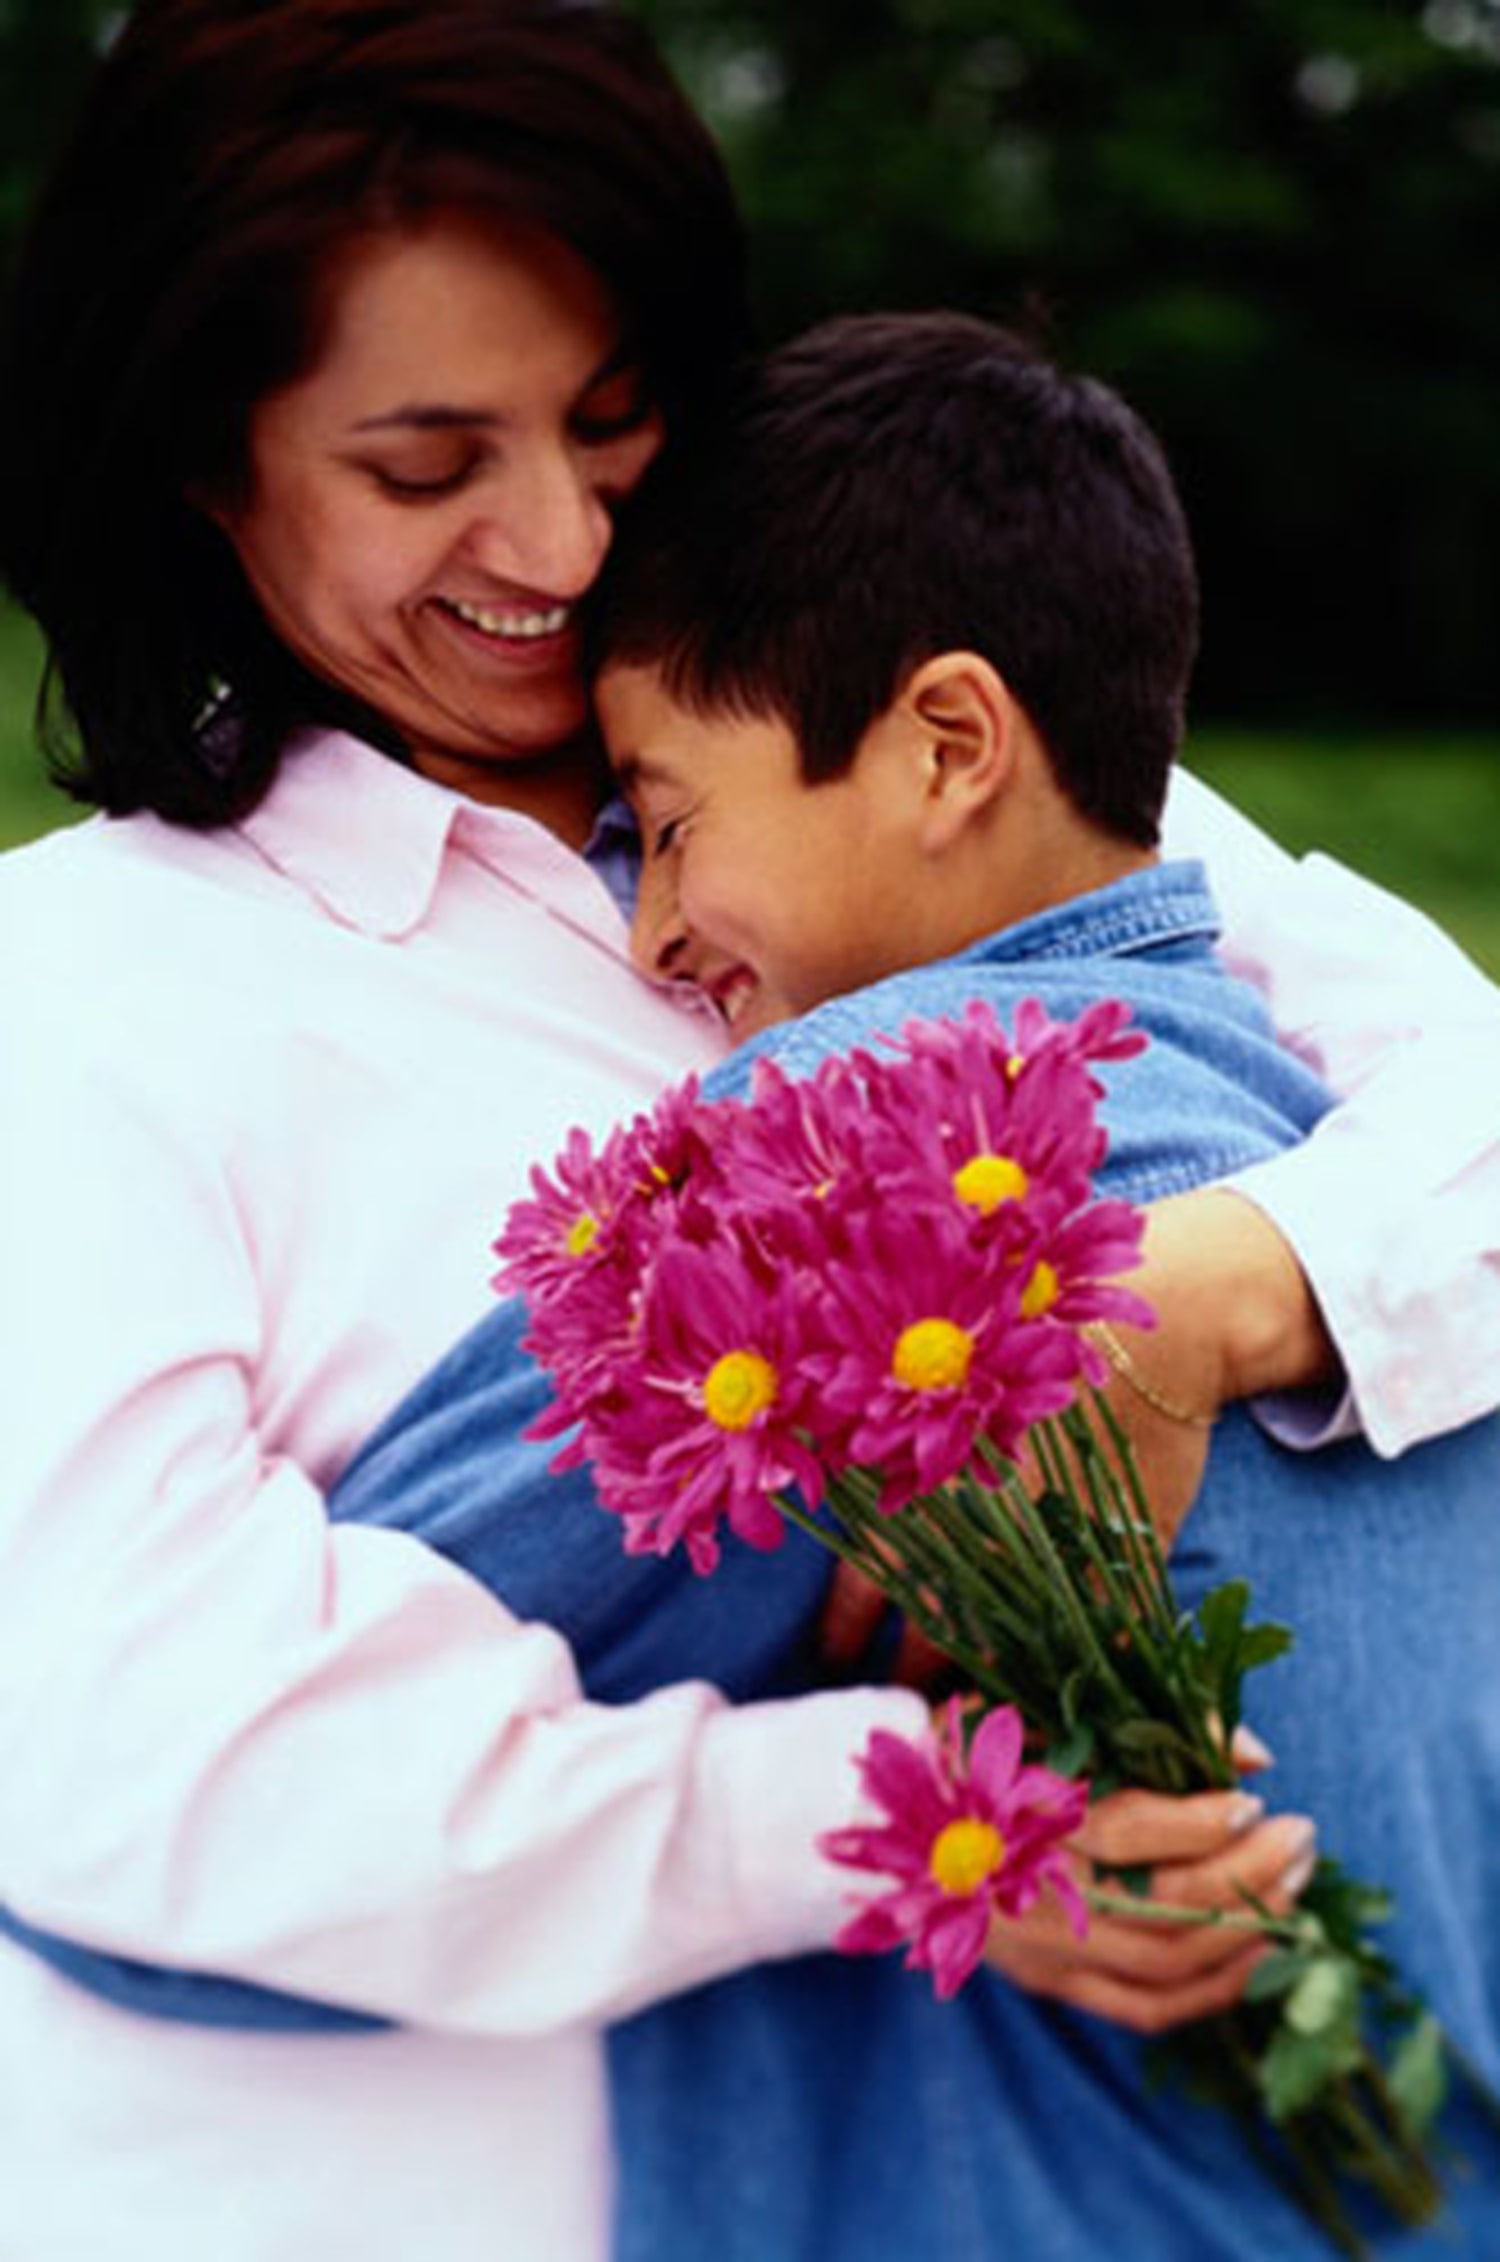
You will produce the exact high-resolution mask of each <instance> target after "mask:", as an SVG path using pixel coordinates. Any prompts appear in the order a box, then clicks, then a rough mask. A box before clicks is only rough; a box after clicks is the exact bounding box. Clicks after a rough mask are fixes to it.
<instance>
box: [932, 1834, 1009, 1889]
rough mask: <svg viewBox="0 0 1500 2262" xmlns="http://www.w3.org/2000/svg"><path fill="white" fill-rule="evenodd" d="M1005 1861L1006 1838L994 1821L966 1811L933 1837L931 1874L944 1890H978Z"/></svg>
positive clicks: (936, 1883)
mask: <svg viewBox="0 0 1500 2262" xmlns="http://www.w3.org/2000/svg"><path fill="white" fill-rule="evenodd" d="M1004 1864H1005V1840H1004V1839H1003V1838H1002V1837H1001V1835H1000V1833H999V1831H998V1830H997V1829H996V1828H995V1825H994V1824H993V1823H992V1822H981V1821H980V1820H979V1818H978V1817H977V1815H966V1816H965V1818H964V1819H963V1821H962V1822H950V1823H949V1824H948V1825H947V1827H946V1828H945V1829H942V1830H940V1831H939V1832H938V1834H937V1836H936V1837H935V1838H934V1839H933V1841H932V1852H931V1853H930V1854H929V1856H928V1859H927V1866H928V1871H929V1874H930V1875H931V1877H932V1881H933V1883H934V1884H935V1885H940V1886H941V1887H942V1889H943V1891H944V1892H945V1893H953V1894H962V1893H977V1892H978V1891H979V1888H980V1886H981V1885H985V1884H987V1883H988V1882H989V1880H990V1879H991V1878H992V1877H993V1876H994V1875H995V1873H996V1871H997V1870H999V1869H1001V1868H1003V1867H1004Z"/></svg>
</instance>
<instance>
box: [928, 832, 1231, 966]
mask: <svg viewBox="0 0 1500 2262" xmlns="http://www.w3.org/2000/svg"><path fill="white" fill-rule="evenodd" d="M1218 935H1219V914H1218V910H1217V908H1216V907H1215V904H1214V900H1213V897H1212V896H1211V895H1210V893H1209V889H1208V878H1207V874H1206V873H1205V871H1204V869H1203V866H1202V865H1201V864H1200V863H1198V862H1196V861H1195V860H1193V859H1191V858H1187V857H1184V858H1181V859H1174V860H1169V861H1166V862H1163V863H1159V864H1151V865H1148V866H1147V867H1146V868H1145V869H1144V870H1143V871H1139V872H1132V873H1129V874H1128V875H1127V876H1126V877H1125V878H1124V879H1121V880H1112V881H1111V882H1110V883H1109V885H1108V886H1107V887H1102V888H1095V889H1093V890H1092V891H1091V892H1090V893H1089V894H1087V895H1078V896H1073V897H1071V898H1070V899H1069V901H1067V902H1066V903H1055V904H1053V905H1051V906H1050V908H1049V909H1047V910H1046V911H1040V912H1038V913H1037V914H1036V915H1035V917H1034V918H1030V919H1022V920H1019V921H1018V922H1017V924H1016V925H1015V926H1013V927H1002V928H1001V929H1000V931H999V932H998V933H997V934H993V935H988V936H986V937H985V939H984V941H983V942H979V943H976V944H975V945H974V946H973V948H972V949H971V950H969V951H966V952H963V953H961V955H962V956H964V957H970V958H976V959H988V960H991V961H994V962H996V963H1009V962H1012V961H1015V960H1019V959H1033V958H1098V957H1110V958H1128V957H1132V956H1134V955H1135V954H1136V953H1138V952H1141V951H1148V950H1157V949H1160V948H1161V947H1162V946H1163V945H1165V944H1170V943H1185V942H1187V943H1212V942H1216V941H1217V940H1218Z"/></svg>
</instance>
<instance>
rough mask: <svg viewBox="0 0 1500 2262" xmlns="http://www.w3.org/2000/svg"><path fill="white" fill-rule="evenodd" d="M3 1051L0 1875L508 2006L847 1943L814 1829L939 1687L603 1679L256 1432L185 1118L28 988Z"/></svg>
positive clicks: (146, 1921)
mask: <svg viewBox="0 0 1500 2262" xmlns="http://www.w3.org/2000/svg"><path fill="white" fill-rule="evenodd" d="M0 1042H3V1044H4V1047H5V1051H4V1060H5V1074H6V1081H7V1084H8V1087H9V1097H8V1098H7V1101H6V1112H5V1123H6V1131H5V1149H6V1152H5V1168H4V1171H3V1173H0V1178H3V1187H0V1372H3V1374H4V1377H5V1390H6V1413H5V1419H4V1422H3V1424H0V1597H3V1602H0V1609H3V1613H4V1626H3V1629H0V1898H3V1899H4V1900H5V1901H6V1902H7V1903H9V1905H10V1906H11V1907H12V1908H14V1910H15V1911H16V1913H17V1914H18V1915H19V1916H20V1917H22V1918H23V1919H25V1920H26V1921H28V1922H30V1923H32V1924H36V1925H39V1926H41V1927H43V1928H45V1929H48V1930H52V1931H56V1932H60V1933H63V1934H65V1935H67V1936H70V1937H72V1938H75V1939H78V1940H80V1941H83V1942H86V1943H88V1944H90V1945H94V1946H98V1947H101V1948H105V1949H109V1950H111V1951H113V1952H115V1953H117V1954H122V1955H126V1956H134V1957H140V1958H144V1959H146V1960H149V1961H165V1962H170V1963H173V1964H177V1965H180V1966H185V1967H188V1968H196V1969H206V1970H215V1971H221V1972H224V1973H228V1974H231V1975H233V1976H236V1977H240V1978H244V1979H249V1980H253V1981H258V1982H260V1983H262V1984H264V1985H268V1986H272V1987H279V1988H284V1989H290V1990H292V1991H294V1992H297V1993H302V1994H308V1995H313V1996H318V1997H321V1998H322V1999H324V2000H326V2001H329V2002H332V2003H336V2004H341V2005H345V2006H348V2007H352V2008H359V2009H363V2010H366V2011H370V2012H375V2013H379V2014H383V2015H386V2016H389V2017H393V2018H397V2019H401V2020H405V2021H410V2022H416V2023H424V2024H428V2025H434V2026H441V2027H446V2028H448V2029H450V2030H455V2031H458V2030H463V2031H469V2032H476V2033H487V2034H514V2035H522V2034H528V2033H536V2032H540V2031H543V2030H546V2029H553V2028H558V2027H562V2026H566V2025H568V2024H570V2023H575V2022H581V2021H593V2020H598V2019H603V2018H608V2017H614V2016H618V2015H620V2014H622V2013H624V2012H626V2011H629V2010H631V2009H633V2008H635V2007H637V2006H639V2005H640V2004H642V2003H645V2002H647V2001H650V2000H652V1999H654V1998H656V1997H658V1996H660V1995H663V1994H666V1993H671V1992H675V1991H676V1990H679V1989H682V1988H685V1987H689V1986H692V1985H695V1984H697V1983H699V1982H701V1981H703V1980H706V1979H708V1978H711V1977H714V1976H716V1975H718V1974H719V1973H721V1972H724V1971H726V1970H730V1969H734V1968H737V1967H739V1966H742V1965H746V1964H749V1963H752V1962H755V1961H758V1960H760V1959H761V1958H764V1957H776V1956H781V1955H786V1954H791V1953H797V1952H801V1951H804V1950H806V1949H809V1948H812V1947H817V1946H822V1945H824V1944H826V1942H827V1941H828V1940H829V1939H830V1938H831V1936H832V1933H833V1930H834V1929H835V1926H836V1924H837V1922H838V1920H839V1917H840V1914H841V1896H842V1891H843V1880H841V1877H840V1874H839V1873H838V1872H837V1871H836V1870H835V1869H833V1867H832V1866H831V1865H829V1864H827V1863H826V1862H824V1861H823V1860H822V1859H821V1857H819V1856H818V1855H817V1853H816V1851H815V1847H814V1840H815V1837H816V1834H817V1833H818V1832H819V1831H821V1830H823V1829H826V1828H829V1827H837V1826H839V1825H840V1824H842V1823H844V1822H845V1821H847V1820H848V1819H849V1818H850V1815H851V1813H852V1812H853V1811H854V1809H855V1807H856V1805H857V1796H858V1793H857V1781H856V1777H855V1772H854V1769H853V1767H852V1765H851V1759H852V1756H853V1754H854V1753H855V1751H856V1750H857V1749H858V1748H859V1747H860V1745H862V1743H863V1741H864V1739H865V1737H866V1735H867V1734H868V1732H869V1730H870V1729H871V1728H872V1727H874V1726H877V1725H885V1726H888V1727H891V1728H893V1729H897V1730H914V1729H916V1728H918V1727H919V1726H920V1725H921V1723H922V1721H923V1720H924V1718H925V1710H924V1707H923V1706H922V1704H921V1702H920V1700H919V1699H917V1698H916V1697H915V1696H913V1695H911V1694H910V1693H909V1692H906V1691H897V1690H882V1691H843V1692H832V1693H829V1694H826V1695H817V1696H811V1697H806V1698H799V1699H796V1700H789V1701H786V1702H783V1703H765V1704H757V1705H752V1706H746V1707H743V1708H736V1707H732V1706H729V1705H726V1704H725V1703H724V1702H723V1701H722V1700H721V1698H720V1697H719V1696H718V1695H717V1694H716V1692H715V1691H714V1690H712V1689H711V1688H709V1687H707V1686H706V1685H704V1684H702V1683H696V1684H684V1685H679V1686H677V1687H674V1688H670V1689H665V1690H663V1691H661V1692H660V1693H659V1694H657V1695H655V1696H653V1697H652V1698H650V1699H649V1700H647V1701H643V1702H640V1703H637V1704H631V1705H622V1706H606V1705H599V1704H594V1703H590V1702H587V1701H585V1700H584V1699H583V1698H582V1697H581V1695H580V1690H579V1684H578V1679H577V1675H576V1672H575V1669H574V1664H573V1660H572V1658H571V1655H570V1653H569V1650H568V1648H567V1645H566V1644H565V1643H564V1642H563V1640H562V1639H561V1638H560V1637H559V1636H558V1635H557V1634H556V1633H554V1632H553V1631H551V1630H550V1629H549V1628H547V1627H545V1626H543V1625H540V1624H534V1623H532V1624H527V1623H523V1622H521V1621H519V1620H518V1619H516V1618H515V1617H514V1616H512V1615H511V1614H510V1613H509V1612H508V1611H507V1610H506V1609H505V1608H504V1607H503V1606H502V1605H501V1604H500V1603H499V1602H498V1601H496V1600H495V1598H494V1597H492V1596H491V1595H490V1594H489V1593H487V1592H486V1591H485V1589H484V1588H483V1587H482V1586H481V1585H480V1584H479V1583H478V1582H477V1581H476V1580H474V1579H472V1578H471V1577H470V1576H469V1575H468V1574H467V1573H465V1572H464V1571H462V1570H461V1569H459V1568H458V1567H456V1566H454V1565H452V1564H450V1563H448V1562H445V1561H444V1560H443V1559H442V1558H440V1557H439V1556H437V1555H435V1554H433V1553H432V1552H430V1551H429V1550H428V1549H426V1548H425V1547H423V1546H422V1545H421V1544H420V1543H419V1542H417V1541H416V1540H414V1539H412V1538H411V1537H410V1536H409V1535H407V1534H404V1533H400V1532H395V1531H384V1530H369V1529H363V1528H359V1527H355V1526H349V1525H342V1526H331V1525H330V1524H329V1521H328V1519H327V1516H326V1514H325V1510H324V1503H323V1500H322V1498H321V1497H320V1495H319V1492H318V1491H317V1489H316V1488H315V1487H314V1485H312V1484H311V1483H310V1482H309V1481H308V1478H307V1476H306V1474H305V1473H304V1472H303V1471H302V1470H301V1469H300V1468H298V1467H297V1466H295V1465H293V1464H292V1463H291V1462H290V1461H289V1460H287V1459H285V1458H279V1457H278V1456H277V1455H276V1454H275V1453H274V1452H270V1451H268V1450H266V1448H265V1446H264V1444H263V1442H262V1439H261V1435H260V1430H259V1428H258V1424H257V1407H256V1371H257V1354H258V1350H259V1344H260V1330H261V1327H262V1325H263V1320H262V1317H261V1299H260V1297H259V1295H258V1291H257V1281H256V1254H257V1252H256V1247H255V1237H254V1233H253V1229H252V1228H251V1227H250V1226H249V1225H248V1224H247V1222H246V1220H245V1218H244V1217H243V1216H242V1215H241V1214H240V1212H239V1209H238V1207H237V1204H236V1199H235V1189H234V1184H233V1180H232V1176H231V1174H230V1173H229V1172H228V1171H226V1169H225V1167H224V1164H223V1160H222V1158H221V1157H220V1156H219V1155H217V1154H216V1153H214V1152H213V1151H212V1148H211V1143H210V1142H209V1141H208V1140H206V1139H204V1138H198V1137H195V1135H194V1130H193V1126H192V1123H191V1121H189V1120H186V1117H187V1115H188V1114H189V1112H190V1111H188V1110H185V1109H183V1108H180V1107H167V1106H164V1105H163V1104H162V1103H161V1101H160V1099H159V1098H157V1097H155V1096H153V1095H151V1094H150V1093H149V1092H148V1091H147V1090H146V1089H145V1088H144V1087H143V1085H142V1084H140V1083H137V1084H136V1085H135V1086H134V1087H133V1086H132V1083H131V1080H130V1078H129V1076H128V1074H127V1073H123V1072H122V1070H121V1065H120V1060H119V1058H118V1056H117V1057H115V1058H114V1059H112V1061H111V1063H110V1066H109V1068H108V1070H107V1071H106V1070H105V1069H103V1068H101V1067H100V1066H99V1065H98V1063H97V1062H91V1061H90V1060H89V1059H88V1058H87V1057H86V1056H85V1054H84V1053H83V1051H82V1048H81V1047H79V1046H74V1045H73V1044H71V1043H70V1041H69V1040H68V1038H67V1036H66V1033H65V1032H60V1031H59V1029H58V1028H57V1027H56V1026H55V1025H52V1024H51V1023H50V1022H49V1023H48V1024H47V1025H43V1023H42V1020H41V1018H40V1017H37V1018H36V1019H34V1020H33V1022H32V1024H31V1025H29V1026H28V1025H27V1022H26V1018H25V1015H24V1013H22V1012H21V1011H20V1010H19V1009H17V1010H15V1011H13V1012H12V1014H11V1016H10V1020H9V1026H8V1027H5V1028H4V1029H0ZM179 1049H181V1048H179Z"/></svg>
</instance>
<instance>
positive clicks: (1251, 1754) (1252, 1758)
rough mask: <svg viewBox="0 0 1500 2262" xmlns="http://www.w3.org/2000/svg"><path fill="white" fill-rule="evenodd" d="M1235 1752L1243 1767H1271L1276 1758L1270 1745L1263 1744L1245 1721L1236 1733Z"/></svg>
mask: <svg viewBox="0 0 1500 2262" xmlns="http://www.w3.org/2000/svg"><path fill="white" fill-rule="evenodd" d="M1232 1748H1233V1751H1234V1756H1235V1758H1236V1759H1237V1760H1238V1761H1239V1762H1240V1764H1241V1766H1243V1767H1269V1766H1270V1765H1271V1763H1272V1759H1273V1757H1274V1755H1273V1753H1272V1751H1271V1747H1270V1745H1269V1744H1265V1743H1262V1742H1261V1740H1260V1738H1259V1736H1257V1734H1256V1733H1255V1730H1254V1729H1253V1728H1247V1727H1246V1726H1245V1724H1244V1722H1243V1721H1241V1722H1240V1725H1239V1726H1238V1728H1236V1729H1235V1731H1234V1743H1233V1747H1232Z"/></svg>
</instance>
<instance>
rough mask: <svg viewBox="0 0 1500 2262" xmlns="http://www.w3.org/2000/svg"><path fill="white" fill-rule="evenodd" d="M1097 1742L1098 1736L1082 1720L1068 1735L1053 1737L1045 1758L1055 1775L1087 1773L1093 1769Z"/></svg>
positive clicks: (1044, 1755)
mask: <svg viewBox="0 0 1500 2262" xmlns="http://www.w3.org/2000/svg"><path fill="white" fill-rule="evenodd" d="M1096 1742H1097V1738H1096V1737H1095V1735H1094V1731H1093V1729H1092V1728H1091V1727H1090V1726H1089V1724H1088V1722H1087V1721H1086V1720H1084V1721H1080V1722H1079V1723H1078V1725H1077V1727H1076V1728H1073V1729H1071V1730H1070V1731H1069V1733H1068V1734H1067V1735H1065V1736H1055V1737H1053V1739H1052V1741H1051V1742H1050V1743H1049V1744H1048V1745H1047V1748H1046V1751H1045V1752H1044V1753H1043V1758H1044V1759H1045V1761H1046V1764H1047V1765H1048V1766H1049V1767H1050V1768H1051V1769H1052V1771H1053V1773H1054V1774H1055V1775H1067V1776H1069V1777H1075V1776H1079V1775H1087V1774H1088V1773H1089V1772H1090V1770H1091V1766H1092V1762H1093V1757H1094V1749H1095V1745H1096Z"/></svg>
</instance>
